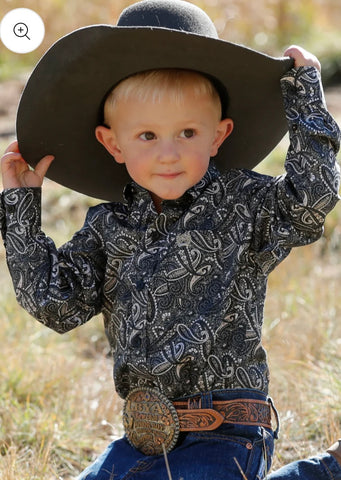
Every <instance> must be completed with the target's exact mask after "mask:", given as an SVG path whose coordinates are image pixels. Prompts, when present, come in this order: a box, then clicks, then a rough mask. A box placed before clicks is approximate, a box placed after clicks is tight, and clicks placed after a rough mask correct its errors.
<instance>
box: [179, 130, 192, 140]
mask: <svg viewBox="0 0 341 480" xmlns="http://www.w3.org/2000/svg"><path fill="white" fill-rule="evenodd" d="M194 135H195V131H194V130H193V128H185V130H182V132H181V133H180V137H182V138H192V137H194Z"/></svg>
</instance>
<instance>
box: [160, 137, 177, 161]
mask: <svg viewBox="0 0 341 480" xmlns="http://www.w3.org/2000/svg"><path fill="white" fill-rule="evenodd" d="M179 158H180V155H179V150H178V147H177V145H176V142H175V141H173V140H164V141H163V142H162V143H161V145H160V150H159V161H160V162H161V163H175V162H177V161H178V160H179Z"/></svg>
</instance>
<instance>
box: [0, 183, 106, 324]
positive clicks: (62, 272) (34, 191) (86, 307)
mask: <svg viewBox="0 0 341 480" xmlns="http://www.w3.org/2000/svg"><path fill="white" fill-rule="evenodd" d="M40 197H41V190H40V189H38V188H19V189H8V190H5V191H4V192H3V193H2V195H1V209H0V221H1V231H2V236H3V240H4V244H5V247H6V258H7V263H8V268H9V271H10V274H11V277H12V281H13V285H14V289H15V294H16V297H17V300H18V302H19V303H20V304H21V305H22V306H23V307H24V308H25V309H26V310H27V311H28V312H29V313H30V314H31V315H32V316H34V317H35V318H37V319H38V320H39V321H40V322H42V323H43V324H45V325H47V326H48V327H50V328H52V329H54V330H56V331H58V332H60V333H63V332H66V331H68V330H71V329H72V328H74V327H76V326H77V325H80V324H82V323H84V322H86V321H87V320H89V319H90V318H91V317H92V316H93V315H95V314H96V313H98V312H99V311H100V310H101V308H102V306H101V302H102V299H101V291H102V283H103V275H104V269H105V255H104V253H103V249H102V246H101V240H100V236H99V235H97V234H96V232H95V229H94V228H92V227H90V226H89V222H88V218H89V215H88V218H87V221H86V222H85V225H84V227H83V228H82V229H81V230H80V231H79V232H78V233H77V234H75V236H74V237H73V239H72V240H71V241H70V242H68V243H67V244H66V245H65V246H63V247H61V248H60V249H57V248H56V246H55V245H54V243H53V241H52V240H51V239H50V238H48V237H47V236H46V235H45V234H44V233H43V232H42V231H41V218H40V217H41V214H40V212H41V206H40V202H41V199H40Z"/></svg>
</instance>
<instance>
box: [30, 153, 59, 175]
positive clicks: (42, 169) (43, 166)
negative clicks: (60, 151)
mask: <svg viewBox="0 0 341 480" xmlns="http://www.w3.org/2000/svg"><path fill="white" fill-rule="evenodd" d="M53 160H54V156H53V155H46V156H45V157H43V158H42V159H41V160H40V161H39V162H38V163H37V165H36V167H35V169H34V171H35V173H36V174H37V175H39V177H40V178H44V177H45V175H46V172H47V171H48V169H49V168H50V165H51V163H52V162H53Z"/></svg>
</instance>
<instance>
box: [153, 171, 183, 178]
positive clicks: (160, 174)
mask: <svg viewBox="0 0 341 480" xmlns="http://www.w3.org/2000/svg"><path fill="white" fill-rule="evenodd" d="M181 173H182V172H173V173H157V174H156V176H157V177H161V178H165V179H172V178H176V177H178V176H179V175H181Z"/></svg>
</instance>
